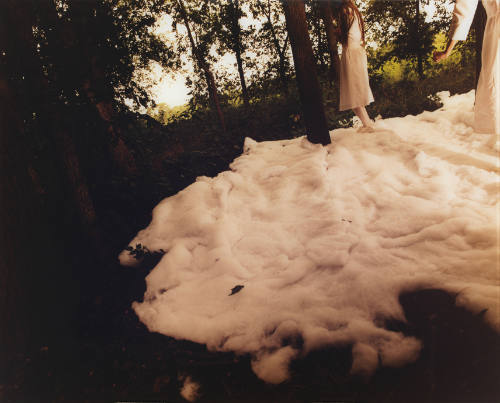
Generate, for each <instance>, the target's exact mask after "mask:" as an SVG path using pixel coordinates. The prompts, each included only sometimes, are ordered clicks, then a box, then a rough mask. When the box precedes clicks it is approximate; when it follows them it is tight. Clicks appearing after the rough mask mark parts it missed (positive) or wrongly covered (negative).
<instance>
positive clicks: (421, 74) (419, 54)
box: [415, 0, 425, 78]
mask: <svg viewBox="0 0 500 403" xmlns="http://www.w3.org/2000/svg"><path fill="white" fill-rule="evenodd" d="M416 14H417V15H416V18H415V24H416V27H415V32H416V35H415V38H416V41H417V44H416V46H417V69H418V76H419V77H420V78H425V75H424V66H423V60H422V59H423V55H422V43H421V41H420V0H417V4H416Z"/></svg>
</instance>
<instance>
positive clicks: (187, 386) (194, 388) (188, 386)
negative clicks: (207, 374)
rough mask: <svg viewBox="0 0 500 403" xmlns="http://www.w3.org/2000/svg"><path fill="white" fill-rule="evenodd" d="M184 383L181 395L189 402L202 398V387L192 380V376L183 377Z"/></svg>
mask: <svg viewBox="0 0 500 403" xmlns="http://www.w3.org/2000/svg"><path fill="white" fill-rule="evenodd" d="M180 380H181V381H184V382H183V384H182V387H181V390H180V392H179V394H180V395H181V396H182V397H183V398H184V399H186V400H187V401H188V402H194V401H196V400H197V399H198V398H199V397H200V393H199V390H200V385H199V384H197V383H196V382H195V381H193V380H192V379H191V377H190V376H185V377H181V379H180Z"/></svg>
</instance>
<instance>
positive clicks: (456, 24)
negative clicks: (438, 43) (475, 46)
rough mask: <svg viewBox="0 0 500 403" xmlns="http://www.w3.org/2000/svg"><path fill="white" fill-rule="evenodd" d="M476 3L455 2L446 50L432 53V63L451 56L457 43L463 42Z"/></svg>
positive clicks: (476, 0)
mask: <svg viewBox="0 0 500 403" xmlns="http://www.w3.org/2000/svg"><path fill="white" fill-rule="evenodd" d="M477 3H478V0H456V2H455V8H454V10H453V17H452V20H451V26H450V32H449V33H448V38H449V40H448V44H447V45H446V50H445V51H444V52H434V54H433V59H434V61H436V62H439V61H441V60H443V59H446V58H447V57H448V56H449V55H450V54H451V52H452V50H453V48H454V47H455V44H456V43H457V41H465V39H466V38H467V34H468V32H469V29H470V26H471V24H472V20H473V19H474V13H475V12H476V7H477Z"/></svg>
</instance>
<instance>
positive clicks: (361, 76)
mask: <svg viewBox="0 0 500 403" xmlns="http://www.w3.org/2000/svg"><path fill="white" fill-rule="evenodd" d="M371 102H373V94H372V90H371V88H370V83H369V80H368V63H367V58H366V51H365V48H364V46H363V43H362V35H361V30H360V28H359V22H358V18H357V16H356V15H354V21H353V23H352V25H351V28H350V29H349V33H348V39H347V45H342V57H341V58H340V102H339V109H340V110H341V111H344V110H347V109H353V108H357V107H360V106H366V105H368V104H370V103H371Z"/></svg>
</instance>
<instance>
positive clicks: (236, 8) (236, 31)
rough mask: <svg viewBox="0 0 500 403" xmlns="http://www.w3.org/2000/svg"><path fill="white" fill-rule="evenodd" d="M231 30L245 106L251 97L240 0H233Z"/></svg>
mask: <svg viewBox="0 0 500 403" xmlns="http://www.w3.org/2000/svg"><path fill="white" fill-rule="evenodd" d="M230 7H231V9H230V10H231V21H232V26H231V31H232V35H233V43H234V53H235V55H236V64H237V65H238V74H239V76H240V83H241V94H242V96H243V102H244V104H245V106H248V105H249V104H250V98H249V96H248V90H247V85H246V82H245V74H244V72H243V60H242V58H241V49H242V46H241V27H240V22H239V15H240V4H239V0H233V1H231V6H230Z"/></svg>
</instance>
